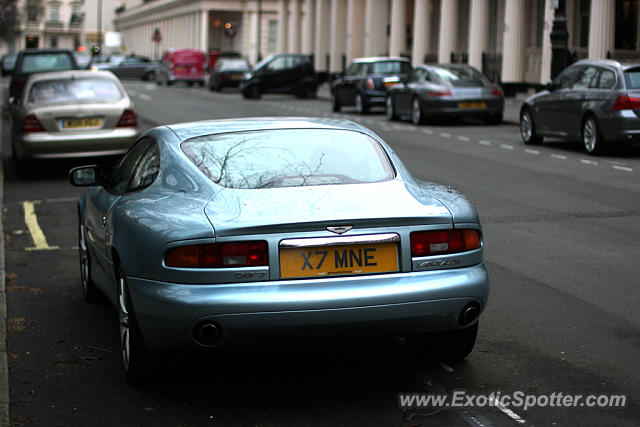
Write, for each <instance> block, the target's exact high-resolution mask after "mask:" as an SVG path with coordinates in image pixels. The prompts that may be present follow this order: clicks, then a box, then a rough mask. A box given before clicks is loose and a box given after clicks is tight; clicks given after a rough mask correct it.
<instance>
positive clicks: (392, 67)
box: [369, 61, 409, 74]
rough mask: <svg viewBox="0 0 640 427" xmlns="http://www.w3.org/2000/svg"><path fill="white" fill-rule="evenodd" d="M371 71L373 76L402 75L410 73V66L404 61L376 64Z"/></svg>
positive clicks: (370, 67) (371, 66)
mask: <svg viewBox="0 0 640 427" xmlns="http://www.w3.org/2000/svg"><path fill="white" fill-rule="evenodd" d="M369 69H370V73H371V74H402V73H408V72H409V64H408V63H406V62H403V61H384V62H374V63H372V64H371V65H370V66H369Z"/></svg>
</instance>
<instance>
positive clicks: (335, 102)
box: [331, 90, 342, 113]
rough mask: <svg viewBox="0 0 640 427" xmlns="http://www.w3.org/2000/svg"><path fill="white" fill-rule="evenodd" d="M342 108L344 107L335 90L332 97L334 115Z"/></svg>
mask: <svg viewBox="0 0 640 427" xmlns="http://www.w3.org/2000/svg"><path fill="white" fill-rule="evenodd" d="M341 108H342V106H341V105H340V102H339V101H338V96H337V95H336V91H335V90H334V91H333V94H332V96H331V111H333V112H334V113H339V112H340V110H341Z"/></svg>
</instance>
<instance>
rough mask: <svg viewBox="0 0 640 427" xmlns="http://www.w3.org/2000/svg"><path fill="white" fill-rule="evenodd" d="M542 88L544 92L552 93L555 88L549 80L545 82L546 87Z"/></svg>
mask: <svg viewBox="0 0 640 427" xmlns="http://www.w3.org/2000/svg"><path fill="white" fill-rule="evenodd" d="M544 88H545V89H546V90H548V91H549V92H553V90H554V89H555V88H556V85H554V84H553V82H552V81H551V80H549V81H548V82H547V84H546V85H544Z"/></svg>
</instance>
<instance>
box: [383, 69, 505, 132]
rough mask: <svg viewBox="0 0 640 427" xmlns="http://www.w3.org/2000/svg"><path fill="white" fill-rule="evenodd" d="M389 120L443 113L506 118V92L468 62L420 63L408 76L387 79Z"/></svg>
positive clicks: (492, 120)
mask: <svg viewBox="0 0 640 427" xmlns="http://www.w3.org/2000/svg"><path fill="white" fill-rule="evenodd" d="M385 84H387V85H389V86H390V87H389V89H388V94H387V98H386V113H387V118H388V119H389V120H396V119H399V118H401V117H402V116H408V117H410V118H411V121H412V122H413V123H414V124H420V123H424V122H425V121H426V120H428V119H434V118H442V117H456V118H462V117H477V118H481V119H483V120H484V121H485V122H487V123H492V124H497V123H500V122H502V116H503V113H504V94H503V93H502V90H501V89H500V87H499V86H498V85H495V84H493V83H491V82H490V81H489V80H488V79H487V78H486V77H485V76H484V75H483V74H482V73H481V72H480V71H478V70H476V69H475V68H473V67H472V66H470V65H464V64H434V65H420V66H418V67H416V68H415V69H414V70H413V72H412V73H411V75H410V76H409V78H408V79H406V80H404V79H395V81H394V80H393V79H387V80H385Z"/></svg>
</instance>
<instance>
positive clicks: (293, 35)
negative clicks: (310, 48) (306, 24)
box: [289, 0, 300, 53]
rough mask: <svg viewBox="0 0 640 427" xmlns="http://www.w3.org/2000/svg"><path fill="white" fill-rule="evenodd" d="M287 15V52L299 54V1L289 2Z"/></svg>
mask: <svg viewBox="0 0 640 427" xmlns="http://www.w3.org/2000/svg"><path fill="white" fill-rule="evenodd" d="M290 3H291V13H290V14H289V52H290V53H298V52H300V0H290Z"/></svg>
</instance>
